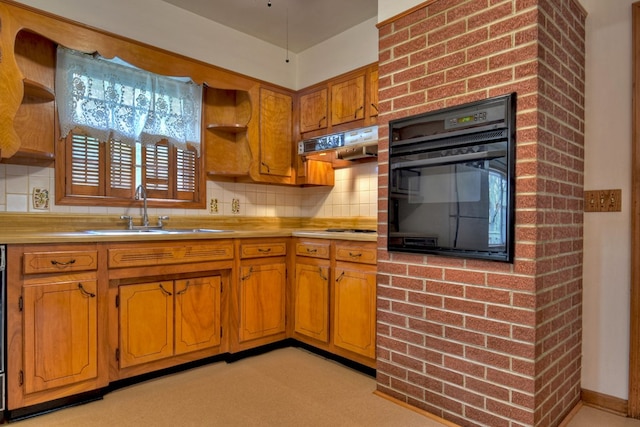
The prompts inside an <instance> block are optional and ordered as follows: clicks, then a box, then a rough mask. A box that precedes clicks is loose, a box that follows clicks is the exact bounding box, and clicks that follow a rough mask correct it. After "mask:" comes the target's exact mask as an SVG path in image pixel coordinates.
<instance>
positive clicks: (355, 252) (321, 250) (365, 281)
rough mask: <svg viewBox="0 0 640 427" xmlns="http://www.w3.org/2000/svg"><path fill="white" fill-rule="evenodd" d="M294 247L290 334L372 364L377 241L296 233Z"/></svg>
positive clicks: (349, 357)
mask: <svg viewBox="0 0 640 427" xmlns="http://www.w3.org/2000/svg"><path fill="white" fill-rule="evenodd" d="M295 248H296V258H295V266H296V274H295V278H294V280H293V287H292V292H293V297H292V300H293V304H294V307H293V313H294V316H293V317H294V325H293V332H292V335H293V337H294V338H295V339H297V340H299V341H302V342H305V343H307V344H310V345H312V346H315V347H318V348H321V349H323V350H326V351H329V352H331V353H334V354H337V355H339V356H342V357H345V358H347V359H351V360H354V361H356V362H358V363H361V364H364V365H366V366H370V367H375V358H376V266H375V264H376V257H375V253H376V248H375V243H369V242H348V241H338V240H333V241H329V240H320V239H297V240H296V241H295Z"/></svg>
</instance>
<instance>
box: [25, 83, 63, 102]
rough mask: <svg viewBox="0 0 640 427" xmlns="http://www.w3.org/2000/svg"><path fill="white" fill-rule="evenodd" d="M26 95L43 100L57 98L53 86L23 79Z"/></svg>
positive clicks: (47, 100)
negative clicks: (49, 86)
mask: <svg viewBox="0 0 640 427" xmlns="http://www.w3.org/2000/svg"><path fill="white" fill-rule="evenodd" d="M23 83H24V95H25V96H31V97H34V98H38V99H41V100H42V101H43V102H49V101H53V100H55V99H56V95H55V93H54V92H53V90H52V89H51V88H48V87H47V86H45V85H43V84H42V83H38V82H36V81H34V80H30V79H23Z"/></svg>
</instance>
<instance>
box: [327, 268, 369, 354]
mask: <svg viewBox="0 0 640 427" xmlns="http://www.w3.org/2000/svg"><path fill="white" fill-rule="evenodd" d="M334 285H335V288H334V292H335V296H334V297H335V300H334V305H335V306H334V313H333V327H334V331H333V343H334V344H335V345H336V346H337V347H341V348H344V349H346V350H349V351H352V352H354V353H358V354H361V355H363V356H367V357H370V358H375V354H376V274H375V272H363V271H362V270H355V269H349V268H345V267H339V268H337V269H336V279H335V283H334Z"/></svg>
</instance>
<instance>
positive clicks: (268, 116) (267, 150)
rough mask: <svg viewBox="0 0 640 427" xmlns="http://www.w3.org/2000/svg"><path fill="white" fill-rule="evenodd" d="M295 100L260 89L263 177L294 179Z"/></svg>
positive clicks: (261, 172)
mask: <svg viewBox="0 0 640 427" xmlns="http://www.w3.org/2000/svg"><path fill="white" fill-rule="evenodd" d="M292 105H293V102H292V97H291V96H290V95H287V94H284V93H280V92H274V91H272V90H269V89H265V88H261V89H260V169H259V170H260V174H262V175H276V176H285V177H291V173H292V157H291V155H292V150H293V140H292V111H291V109H292Z"/></svg>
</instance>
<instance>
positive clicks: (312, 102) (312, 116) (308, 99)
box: [300, 87, 329, 133]
mask: <svg viewBox="0 0 640 427" xmlns="http://www.w3.org/2000/svg"><path fill="white" fill-rule="evenodd" d="M327 92H328V90H327V88H326V87H324V88H320V89H317V90H314V91H313V92H310V93H304V94H302V95H300V133H305V132H311V131H316V130H321V129H326V128H327V125H328V124H329V120H328V117H327V112H328V107H329V105H328V103H327V100H328V97H327Z"/></svg>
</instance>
